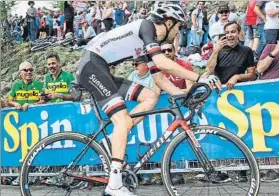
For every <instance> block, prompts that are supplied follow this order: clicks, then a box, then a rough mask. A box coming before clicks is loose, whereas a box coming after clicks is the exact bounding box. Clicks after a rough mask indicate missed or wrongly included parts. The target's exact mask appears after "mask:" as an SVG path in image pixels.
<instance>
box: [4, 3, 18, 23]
mask: <svg viewBox="0 0 279 196" xmlns="http://www.w3.org/2000/svg"><path fill="white" fill-rule="evenodd" d="M16 4H17V2H16V1H0V13H1V21H4V20H7V19H8V15H9V13H10V12H11V9H12V7H13V6H15V5H16Z"/></svg>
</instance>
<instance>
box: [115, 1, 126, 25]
mask: <svg viewBox="0 0 279 196" xmlns="http://www.w3.org/2000/svg"><path fill="white" fill-rule="evenodd" d="M114 14H115V16H114V18H115V25H116V27H119V26H120V25H121V24H122V23H123V20H124V15H125V10H124V9H123V2H119V3H117V4H116V7H115V12H114Z"/></svg>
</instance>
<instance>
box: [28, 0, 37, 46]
mask: <svg viewBox="0 0 279 196" xmlns="http://www.w3.org/2000/svg"><path fill="white" fill-rule="evenodd" d="M28 5H29V6H30V7H29V8H28V9H27V12H26V16H27V22H28V23H27V24H28V36H29V40H30V41H34V40H35V39H36V23H35V21H36V12H37V11H36V8H34V5H35V2H34V1H28Z"/></svg>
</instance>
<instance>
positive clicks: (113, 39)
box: [100, 31, 134, 48]
mask: <svg viewBox="0 0 279 196" xmlns="http://www.w3.org/2000/svg"><path fill="white" fill-rule="evenodd" d="M133 34H134V33H133V31H129V32H128V33H125V34H124V35H121V36H117V37H113V38H110V39H108V40H106V41H104V42H103V43H101V44H100V46H101V48H103V47H104V46H106V45H107V44H109V43H111V42H115V41H117V40H120V39H123V38H125V37H128V36H131V35H133Z"/></svg>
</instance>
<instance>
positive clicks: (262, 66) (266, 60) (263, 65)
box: [257, 42, 279, 73]
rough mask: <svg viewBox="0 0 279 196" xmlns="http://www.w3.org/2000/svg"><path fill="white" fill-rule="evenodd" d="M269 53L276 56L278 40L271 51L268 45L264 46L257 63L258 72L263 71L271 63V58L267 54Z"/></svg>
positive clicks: (278, 48) (278, 52) (278, 50)
mask: <svg viewBox="0 0 279 196" xmlns="http://www.w3.org/2000/svg"><path fill="white" fill-rule="evenodd" d="M269 53H271V55H273V56H276V55H278V54H279V42H278V43H277V45H276V47H275V49H274V50H273V51H272V52H271V50H270V46H266V47H265V49H264V51H263V52H262V56H261V58H260V59H262V60H260V61H259V62H258V65H257V72H259V73H263V72H265V71H266V70H267V69H268V68H269V66H270V65H271V62H272V61H273V58H271V57H270V56H268V54H269Z"/></svg>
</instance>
